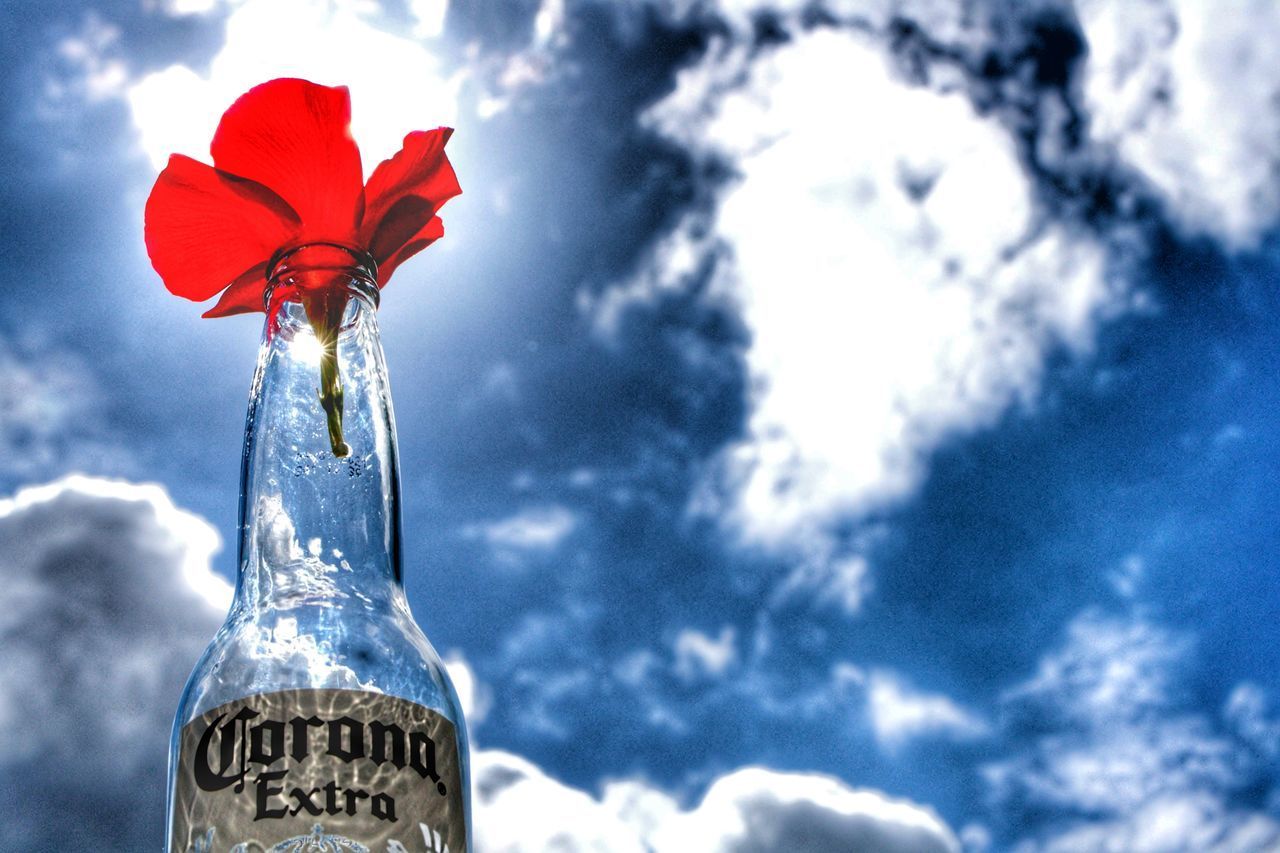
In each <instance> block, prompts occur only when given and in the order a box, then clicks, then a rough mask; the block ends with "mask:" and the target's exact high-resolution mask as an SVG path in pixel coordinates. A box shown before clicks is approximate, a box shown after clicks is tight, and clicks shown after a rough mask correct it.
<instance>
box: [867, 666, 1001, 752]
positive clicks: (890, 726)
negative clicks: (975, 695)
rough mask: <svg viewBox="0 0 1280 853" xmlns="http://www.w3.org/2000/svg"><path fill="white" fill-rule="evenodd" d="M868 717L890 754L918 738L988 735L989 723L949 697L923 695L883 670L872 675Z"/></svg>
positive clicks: (933, 694)
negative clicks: (891, 751)
mask: <svg viewBox="0 0 1280 853" xmlns="http://www.w3.org/2000/svg"><path fill="white" fill-rule="evenodd" d="M867 713H868V715H869V716H870V718H871V728H872V731H874V732H875V735H876V739H877V740H879V741H880V743H881V744H882V745H883V746H885V747H886V748H888V749H890V750H894V749H896V748H898V747H899V746H901V745H902V744H903V743H905V742H906V741H908V740H910V739H912V738H917V737H923V736H942V737H948V738H954V739H956V740H970V739H972V738H976V737H981V736H983V735H985V734H986V733H987V725H986V723H984V722H983V721H982V720H981V719H980V718H978V717H977V716H976V715H974V714H973V713H972V712H970V711H967V710H965V709H964V708H962V707H960V706H959V705H957V704H956V703H955V702H954V701H953V700H951V699H950V698H949V697H947V696H944V695H942V694H938V693H920V692H918V691H916V690H913V689H911V688H910V687H908V686H907V685H906V684H904V683H903V682H902V681H901V679H899V678H898V677H897V676H895V675H893V674H892V673H889V672H886V671H884V670H876V671H874V672H872V673H871V676H870V679H869V683H868V687H867Z"/></svg>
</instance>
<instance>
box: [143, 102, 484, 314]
mask: <svg viewBox="0 0 1280 853" xmlns="http://www.w3.org/2000/svg"><path fill="white" fill-rule="evenodd" d="M350 125H351V98H350V95H349V93H348V92H347V89H346V87H344V86H339V87H335V88H331V87H328V86H320V85H317V84H315V83H311V82H309V81H307V80H295V79H280V80H271V81H269V82H267V83H263V84H262V85H260V86H255V87H254V88H252V89H250V90H249V91H248V92H246V93H245V94H244V95H242V96H240V98H239V100H237V101H236V102H235V103H234V104H232V105H231V108H230V109H228V110H227V111H226V112H225V113H224V114H223V116H222V121H221V122H220V123H219V124H218V130H217V132H216V133H214V136H213V144H212V145H211V146H210V153H211V154H212V155H213V166H207V165H205V164H204V163H201V162H199V161H198V160H192V159H191V158H190V157H184V156H182V155H181V154H174V155H173V156H171V157H170V158H169V164H168V165H167V166H165V168H164V170H163V171H162V172H161V173H160V176H159V177H158V178H157V179H156V184H155V186H154V187H153V188H152V190H151V196H150V197H149V198H148V199H147V208H146V241H147V254H148V255H149V256H150V257H151V264H152V266H154V267H155V269H156V272H158V273H159V274H160V277H161V278H162V279H163V280H164V283H165V287H167V288H168V289H169V290H170V292H172V293H175V294H177V295H178V296H183V297H186V298H187V299H191V300H193V301H196V302H203V301H204V300H206V299H209V298H211V297H212V296H214V295H216V294H217V293H219V292H220V291H221V292H222V298H221V299H219V300H218V303H217V304H216V305H215V306H214V307H213V308H212V309H210V310H209V311H207V312H205V314H204V316H205V317H225V316H228V315H231V314H242V313H246V312H250V311H262V310H264V307H263V293H264V291H265V289H266V285H267V281H266V273H267V264H268V262H269V261H270V260H271V257H272V255H274V254H275V253H276V252H277V251H279V250H280V249H285V248H289V247H291V246H297V245H301V244H304V243H316V242H328V243H338V244H341V245H345V246H349V247H352V248H357V249H363V250H364V251H366V252H368V253H369V254H370V255H371V256H372V257H373V259H374V260H375V261H376V262H377V265H378V286H379V287H382V286H385V285H386V283H387V280H388V279H389V278H390V277H391V273H392V272H394V271H395V269H396V267H398V266H399V265H400V264H401V263H403V262H404V261H405V260H406V259H408V258H409V257H411V256H413V255H415V254H417V253H418V252H420V251H422V250H423V249H425V248H426V247H427V246H429V245H431V243H432V242H434V241H435V240H437V239H439V238H440V237H442V236H444V224H443V223H442V222H441V221H440V217H439V216H437V215H436V211H438V210H439V209H440V207H441V205H443V204H444V203H445V202H446V201H448V200H449V199H451V198H453V197H454V196H456V195H458V194H459V193H460V192H462V190H461V188H460V187H459V186H458V179H457V177H456V176H455V175H454V173H453V167H452V166H451V165H450V164H449V158H448V157H446V156H445V153H444V146H445V143H446V142H447V141H448V140H449V136H450V134H452V133H453V130H452V129H451V128H447V127H440V128H436V129H435V130H428V131H421V130H416V131H413V132H412V133H410V134H409V135H408V136H406V137H405V138H404V147H402V148H401V149H400V151H399V152H398V153H396V155H395V156H394V157H392V158H391V159H390V160H384V161H383V162H382V163H381V164H379V165H378V168H377V169H375V170H374V172H373V175H372V176H371V177H370V178H369V182H368V183H367V184H363V185H362V183H361V175H362V170H361V165H360V151H359V149H358V148H357V147H356V143H355V140H353V139H352V138H351V126H350Z"/></svg>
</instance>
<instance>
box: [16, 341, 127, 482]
mask: <svg viewBox="0 0 1280 853" xmlns="http://www.w3.org/2000/svg"><path fill="white" fill-rule="evenodd" d="M0 377H2V378H3V381H2V382H0V444H2V445H3V446H4V447H5V448H7V449H8V450H9V454H8V458H7V460H6V464H5V469H4V473H3V474H2V475H0V482H5V483H15V482H24V481H29V480H30V479H32V478H34V477H37V476H44V477H47V476H49V475H50V474H52V473H58V472H64V471H70V470H73V469H76V468H88V469H91V470H95V471H104V470H105V471H108V472H110V473H113V474H115V473H123V469H125V468H127V467H128V465H129V464H130V455H129V453H128V452H127V451H126V450H125V449H124V448H122V447H121V446H120V445H119V443H118V442H117V440H116V439H115V436H114V435H113V434H112V430H111V428H110V426H109V424H108V422H107V421H108V418H107V410H108V404H107V398H106V396H105V395H104V394H103V393H102V392H101V390H100V388H99V387H98V380H97V378H96V377H95V376H94V374H93V371H92V370H91V369H90V368H89V367H88V366H87V365H86V364H84V362H83V361H81V360H80V359H79V358H77V357H75V356H73V355H71V354H69V353H66V352H62V351H59V350H58V349H56V348H52V347H49V346H47V345H42V344H39V343H34V344H28V345H23V344H19V343H17V342H11V341H7V340H5V339H3V338H0Z"/></svg>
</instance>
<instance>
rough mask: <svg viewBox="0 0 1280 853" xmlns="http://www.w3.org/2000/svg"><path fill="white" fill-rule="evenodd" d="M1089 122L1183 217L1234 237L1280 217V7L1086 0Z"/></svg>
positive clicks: (1192, 228) (1081, 5)
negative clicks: (1278, 46) (1276, 46)
mask: <svg viewBox="0 0 1280 853" xmlns="http://www.w3.org/2000/svg"><path fill="white" fill-rule="evenodd" d="M1076 6H1077V9H1078V15H1079V19H1080V25H1081V27H1082V29H1083V31H1084V35H1085V38H1086V39H1087V41H1088V44H1089V52H1088V59H1087V61H1086V63H1085V73H1084V78H1083V83H1084V86H1083V92H1084V105H1085V107H1086V108H1087V110H1088V116H1089V132H1090V134H1091V136H1092V138H1093V139H1094V141H1095V142H1096V143H1098V144H1099V145H1100V146H1103V147H1104V148H1105V149H1106V150H1108V151H1110V152H1113V156H1115V157H1117V158H1118V159H1119V160H1120V161H1121V163H1123V164H1124V165H1126V166H1128V167H1130V168H1132V169H1133V170H1135V171H1136V172H1137V173H1138V174H1140V175H1141V176H1142V177H1143V178H1144V179H1145V180H1146V181H1147V182H1148V183H1149V184H1150V186H1151V187H1153V188H1154V189H1155V191H1156V192H1157V194H1158V195H1159V197H1160V198H1161V199H1163V201H1164V202H1165V205H1166V207H1167V209H1168V211H1169V213H1170V214H1171V216H1172V218H1173V219H1174V221H1175V222H1177V223H1178V224H1179V225H1181V226H1182V227H1183V228H1184V229H1185V230H1186V231H1189V232H1191V233H1193V234H1205V235H1209V236H1212V237H1216V238H1218V239H1221V240H1224V241H1226V242H1227V243H1228V244H1230V245H1232V246H1235V247H1248V246H1252V245H1256V243H1257V241H1258V239H1259V238H1260V237H1261V236H1262V235H1263V233H1264V232H1266V231H1267V230H1268V229H1270V228H1271V227H1272V226H1273V225H1274V224H1275V222H1276V220H1277V219H1278V218H1280V184H1278V183H1277V182H1276V180H1275V175H1276V172H1277V170H1278V169H1280V104H1278V99H1280V75H1278V74H1277V73H1276V67H1275V63H1274V62H1273V61H1272V57H1271V52H1270V49H1269V47H1268V46H1269V45H1270V44H1272V43H1273V42H1274V41H1275V39H1276V38H1277V37H1280V7H1278V6H1277V5H1276V4H1274V3H1271V2H1267V0H1250V2H1247V3H1244V4H1240V5H1236V6H1233V7H1232V10H1231V12H1232V13H1231V14H1229V15H1224V14H1222V13H1221V9H1220V8H1218V7H1215V6H1214V4H1212V3H1203V2H1200V0H1139V2H1115V0H1081V2H1078V3H1077V4H1076Z"/></svg>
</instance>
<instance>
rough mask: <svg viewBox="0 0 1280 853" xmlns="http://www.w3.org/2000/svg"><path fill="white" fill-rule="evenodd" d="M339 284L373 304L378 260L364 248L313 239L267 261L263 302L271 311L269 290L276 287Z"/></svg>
mask: <svg viewBox="0 0 1280 853" xmlns="http://www.w3.org/2000/svg"><path fill="white" fill-rule="evenodd" d="M334 286H340V287H342V288H343V289H345V290H347V291H350V292H351V293H352V294H353V295H355V296H358V297H363V298H364V299H365V300H367V301H368V302H369V303H370V304H371V305H372V306H373V307H374V308H377V307H378V302H379V297H380V296H381V293H380V292H379V289H378V264H377V262H376V261H375V260H374V259H373V256H372V255H370V254H369V253H368V252H366V251H365V250H363V249H360V248H356V247H354V246H346V245H343V244H341V243H328V242H315V243H303V244H301V245H297V246H286V247H284V248H282V249H280V250H278V251H277V252H276V253H275V254H274V255H272V256H271V260H270V261H268V262H267V287H266V289H265V291H264V293H263V303H264V305H265V307H266V309H267V311H268V313H270V310H271V306H272V301H273V300H272V294H273V292H274V291H276V290H277V289H278V288H282V287H288V288H291V289H296V290H318V289H321V288H328V287H334Z"/></svg>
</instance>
